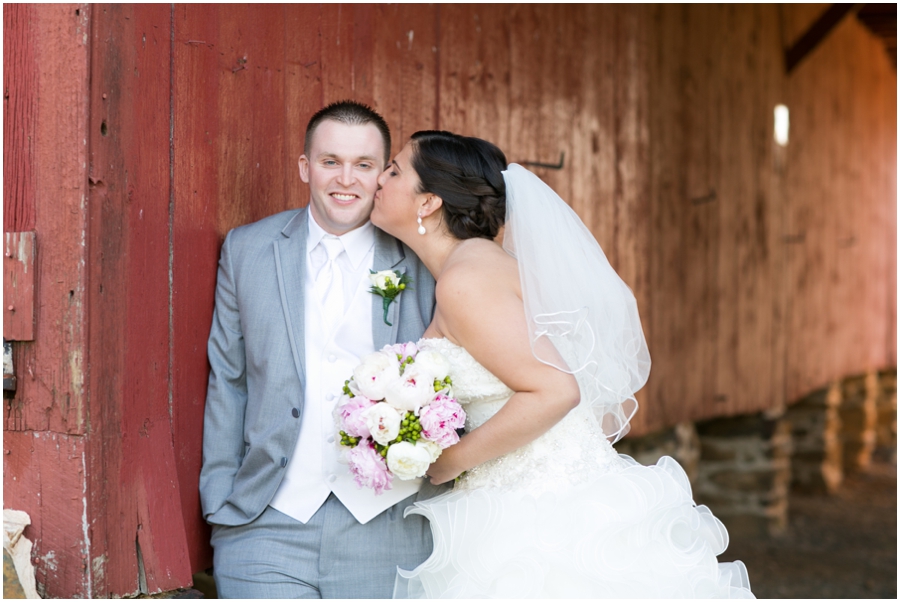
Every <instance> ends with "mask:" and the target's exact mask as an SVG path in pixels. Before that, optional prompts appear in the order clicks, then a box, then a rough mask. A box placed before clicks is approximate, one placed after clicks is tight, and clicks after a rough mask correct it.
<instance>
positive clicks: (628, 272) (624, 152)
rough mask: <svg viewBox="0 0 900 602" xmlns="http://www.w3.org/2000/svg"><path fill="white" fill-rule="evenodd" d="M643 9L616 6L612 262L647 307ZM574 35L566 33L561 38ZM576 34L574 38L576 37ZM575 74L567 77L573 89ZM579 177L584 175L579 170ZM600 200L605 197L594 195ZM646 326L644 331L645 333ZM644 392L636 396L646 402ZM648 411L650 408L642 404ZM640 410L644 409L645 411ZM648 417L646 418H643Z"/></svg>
mask: <svg viewBox="0 0 900 602" xmlns="http://www.w3.org/2000/svg"><path fill="white" fill-rule="evenodd" d="M648 13H649V11H648V9H647V8H646V7H641V6H639V5H629V6H620V7H616V18H615V34H614V35H615V44H616V45H615V55H616V56H615V63H614V77H615V91H614V94H615V96H614V103H615V105H614V107H615V109H614V114H615V120H614V124H615V129H614V132H615V143H614V144H615V146H614V148H615V152H616V155H615V178H614V186H615V187H614V194H613V196H612V199H611V200H613V202H614V207H615V230H614V233H615V237H614V248H613V249H612V251H613V257H612V259H611V261H612V262H614V263H613V264H612V265H613V267H615V268H616V270H617V272H618V273H619V275H620V276H621V277H622V279H623V280H624V281H625V282H626V283H628V285H629V286H630V287H631V288H632V290H633V291H634V294H635V298H636V299H637V303H638V310H639V311H640V312H641V314H642V315H643V316H647V312H648V311H649V309H650V298H649V289H650V287H651V283H650V267H649V264H648V262H647V261H646V260H644V259H643V258H646V257H649V256H650V253H651V249H652V242H651V237H650V215H651V214H650V205H651V200H650V165H649V156H650V140H649V133H650V128H649V125H650V122H649V119H650V114H649V108H650V99H649V94H648V93H649V86H650V83H649V69H648V67H649V65H648V60H647V58H648V57H647V47H648V45H649V40H648V38H647V33H648V29H649V28H648ZM572 35H574V32H572V33H569V34H568V35H567V36H566V37H567V38H568V37H569V36H572ZM576 39H577V38H576ZM580 81H581V80H580V79H578V78H576V79H575V80H574V81H573V82H571V84H570V87H572V88H573V89H577V88H578V87H579V85H581V84H580ZM576 178H577V179H579V180H584V179H586V178H585V175H583V174H578V175H577V176H576ZM599 200H600V201H601V202H603V201H604V200H606V199H599ZM649 334H650V333H649V331H648V332H647V333H645V336H647V335H649ZM647 393H648V391H647V390H645V391H643V392H642V393H640V394H639V396H638V402H639V404H642V405H643V406H646V400H647V397H648V395H647ZM647 409H648V410H651V411H652V407H651V408H647ZM644 413H645V414H646V413H647V412H644ZM648 419H649V417H648Z"/></svg>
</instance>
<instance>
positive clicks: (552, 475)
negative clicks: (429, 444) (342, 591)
mask: <svg viewBox="0 0 900 602" xmlns="http://www.w3.org/2000/svg"><path fill="white" fill-rule="evenodd" d="M379 184H380V185H381V190H380V191H379V192H378V193H377V194H376V196H375V208H374V210H373V212H372V217H371V219H372V222H373V223H374V224H375V225H376V226H378V227H379V228H381V229H382V230H385V231H386V232H388V233H389V234H392V235H393V236H395V237H396V238H398V239H400V240H402V241H403V242H404V243H406V245H407V246H409V247H410V248H411V249H412V250H413V251H415V252H416V254H417V255H418V256H419V257H420V258H421V260H422V262H423V263H424V264H425V265H426V267H427V268H428V269H429V271H430V272H431V273H432V274H433V275H434V277H435V280H436V281H437V287H436V300H437V306H436V309H435V314H434V319H433V321H432V323H431V325H430V326H429V327H428V329H427V330H426V332H425V338H424V339H423V340H422V341H420V347H422V348H433V349H437V350H439V351H441V352H442V353H444V355H446V356H447V357H448V359H449V360H450V363H451V376H452V378H453V383H454V392H455V395H456V397H457V398H458V400H459V401H460V403H463V404H465V408H466V413H467V420H466V430H467V434H466V435H464V436H463V437H462V438H461V439H460V442H459V443H458V444H456V445H454V446H451V447H449V448H447V449H446V450H444V452H443V454H442V455H441V456H440V458H438V460H437V461H436V462H435V463H434V464H433V465H432V466H431V467H430V468H429V470H428V476H429V477H430V478H431V481H432V483H434V484H441V483H446V482H449V481H453V480H454V479H457V482H456V484H455V485H454V487H453V489H452V491H449V492H448V493H445V494H443V495H440V496H438V497H435V498H431V499H429V500H426V501H424V502H418V503H416V504H415V505H414V506H411V507H410V509H409V510H408V511H407V512H408V513H409V512H412V513H417V514H421V515H424V516H425V517H427V518H428V519H429V521H430V523H431V529H432V533H433V536H434V552H433V553H432V555H431V557H430V558H429V559H428V560H426V561H425V562H424V563H423V564H421V565H420V566H418V567H417V568H415V569H413V570H410V571H405V570H398V573H399V574H398V576H397V580H396V584H395V592H394V594H395V597H413V598H420V597H428V598H483V597H492V598H519V597H538V598H561V597H585V598H586V597H591V598H598V597H615V598H625V597H629V598H631V597H647V598H669V597H688V598H698V597H719V598H722V597H741V598H752V597H753V595H752V594H751V593H750V588H749V582H748V579H747V572H746V569H745V567H744V565H743V563H741V562H740V561H736V562H733V563H719V562H717V560H716V555H718V554H720V553H721V552H722V551H723V550H724V549H725V548H726V546H727V545H728V535H727V533H726V531H725V528H724V527H723V526H722V523H721V522H720V521H719V520H718V519H716V518H715V517H714V516H713V515H712V514H711V513H710V512H709V510H708V509H707V508H706V507H705V506H695V505H694V503H693V501H692V498H691V489H690V483H689V482H688V479H687V477H686V475H685V473H684V471H683V470H682V469H681V467H680V466H679V465H678V464H677V462H675V461H674V460H672V459H671V458H663V459H661V460H660V461H659V462H658V463H657V464H656V465H654V466H642V465H640V464H638V463H637V462H635V461H634V460H632V459H631V458H629V457H627V456H620V455H618V454H617V453H616V452H615V450H614V449H613V447H612V444H611V441H615V440H618V438H620V437H621V436H623V435H624V434H625V433H626V432H627V430H628V421H629V420H630V419H631V417H632V416H633V414H634V412H635V411H636V409H637V403H636V401H635V399H634V393H635V391H637V390H638V389H640V388H641V387H642V386H643V385H644V383H645V382H646V380H647V376H648V373H649V370H650V356H649V354H648V352H647V346H646V342H645V341H644V336H643V331H642V330H641V325H640V320H639V318H638V314H637V305H636V303H635V300H634V296H633V295H632V293H631V290H630V289H629V288H628V287H627V286H626V285H625V283H624V282H622V280H621V279H620V278H619V277H618V275H617V274H616V273H615V271H614V270H613V269H612V267H611V266H610V265H609V262H608V261H607V259H606V257H605V255H604V254H603V251H602V250H601V249H600V247H599V245H598V244H597V243H596V241H595V240H594V238H593V236H592V235H591V233H590V232H589V231H588V230H587V228H586V227H585V226H584V225H583V224H582V223H581V221H580V219H579V218H578V217H577V215H576V214H575V213H574V212H573V211H572V210H571V209H570V208H569V207H568V206H567V205H566V204H565V203H564V202H563V201H562V199H560V198H559V197H558V196H557V195H556V194H555V193H554V192H553V191H552V190H551V189H550V188H549V187H548V186H546V184H544V183H543V182H542V181H541V180H540V179H539V178H538V177H537V176H535V175H534V174H532V173H531V172H529V171H528V170H526V169H524V168H523V167H521V166H519V165H516V164H512V165H509V166H507V164H506V157H505V156H504V155H503V153H502V152H501V151H500V149H498V148H497V147H496V146H494V145H493V144H491V143H489V142H486V141H484V140H480V139H478V138H469V137H463V136H459V135H456V134H452V133H449V132H438V131H425V132H417V133H416V134H414V135H413V136H412V139H411V140H410V141H409V143H408V144H407V145H406V146H405V147H404V148H403V150H402V151H401V152H400V154H398V155H397V156H396V158H395V159H394V160H393V161H392V162H391V164H390V165H388V167H387V169H386V170H385V171H384V173H383V174H382V175H381V176H380V178H379ZM504 226H505V227H504ZM501 228H503V230H504V232H503V246H502V247H501V246H500V245H498V244H497V243H496V242H494V239H495V238H496V237H497V235H498V233H499V232H500V230H501ZM413 286H414V285H413Z"/></svg>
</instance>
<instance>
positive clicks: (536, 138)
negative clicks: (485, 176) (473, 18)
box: [441, 4, 558, 176]
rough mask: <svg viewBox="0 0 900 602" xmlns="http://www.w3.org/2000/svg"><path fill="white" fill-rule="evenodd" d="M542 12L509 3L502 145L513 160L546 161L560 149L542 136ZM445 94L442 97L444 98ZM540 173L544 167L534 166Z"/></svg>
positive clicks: (543, 58) (523, 5) (526, 5)
mask: <svg viewBox="0 0 900 602" xmlns="http://www.w3.org/2000/svg"><path fill="white" fill-rule="evenodd" d="M540 22H541V16H540V14H539V13H538V8H537V7H535V6H534V5H529V4H516V5H512V6H510V7H509V23H510V24H509V37H510V41H509V47H510V50H509V71H510V75H509V122H510V130H509V147H508V148H505V149H503V150H504V151H505V152H506V158H507V159H509V161H510V162H513V163H522V162H523V161H544V159H545V154H546V153H549V154H551V155H552V156H551V157H549V159H550V162H552V160H553V159H555V158H557V157H558V154H557V152H558V149H548V148H547V145H545V144H543V143H542V141H541V140H540V123H541V119H540V102H541V80H540V79H539V78H538V77H536V76H537V74H540V73H542V63H543V61H544V60H545V56H544V53H543V52H542V48H541V44H539V43H538V42H537V40H538V39H539V36H540V28H541V25H540ZM443 96H444V95H443V94H442V96H441V97H442V98H443ZM535 171H536V173H538V175H540V176H544V175H545V173H544V172H543V171H538V170H535Z"/></svg>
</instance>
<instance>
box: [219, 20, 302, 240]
mask: <svg viewBox="0 0 900 602" xmlns="http://www.w3.org/2000/svg"><path fill="white" fill-rule="evenodd" d="M205 10H210V9H209V8H206V9H205ZM216 10H218V11H220V13H219V42H218V51H219V67H218V75H219V84H218V86H219V87H218V90H219V96H218V106H217V111H218V122H219V137H218V140H217V141H216V144H217V145H218V153H219V163H218V167H217V171H218V177H219V202H218V204H217V211H218V215H217V222H218V224H219V228H220V234H222V235H224V234H225V233H226V232H227V231H228V230H230V229H232V228H234V227H236V226H239V225H241V224H246V223H249V222H253V221H256V220H258V219H261V218H263V217H265V216H268V215H271V214H273V213H277V212H279V211H283V210H284V209H286V208H287V205H286V203H285V198H284V175H285V166H284V117H285V116H284V111H285V107H284V81H285V77H284V73H283V70H284V67H285V65H284V44H285V29H284V28H285V23H284V17H285V13H284V7H282V6H275V5H264V6H254V5H238V4H230V5H223V6H222V7H219V8H217V9H216Z"/></svg>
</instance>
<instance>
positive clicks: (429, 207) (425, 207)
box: [419, 194, 444, 218]
mask: <svg viewBox="0 0 900 602" xmlns="http://www.w3.org/2000/svg"><path fill="white" fill-rule="evenodd" d="M443 204H444V199H442V198H441V197H439V196H438V195H436V194H429V195H427V196H426V197H425V203H423V204H422V206H421V207H420V208H419V213H421V214H422V217H423V218H425V217H428V216H429V215H431V214H432V213H434V212H435V211H437V210H438V209H440V208H441V206H442V205H443Z"/></svg>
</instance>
